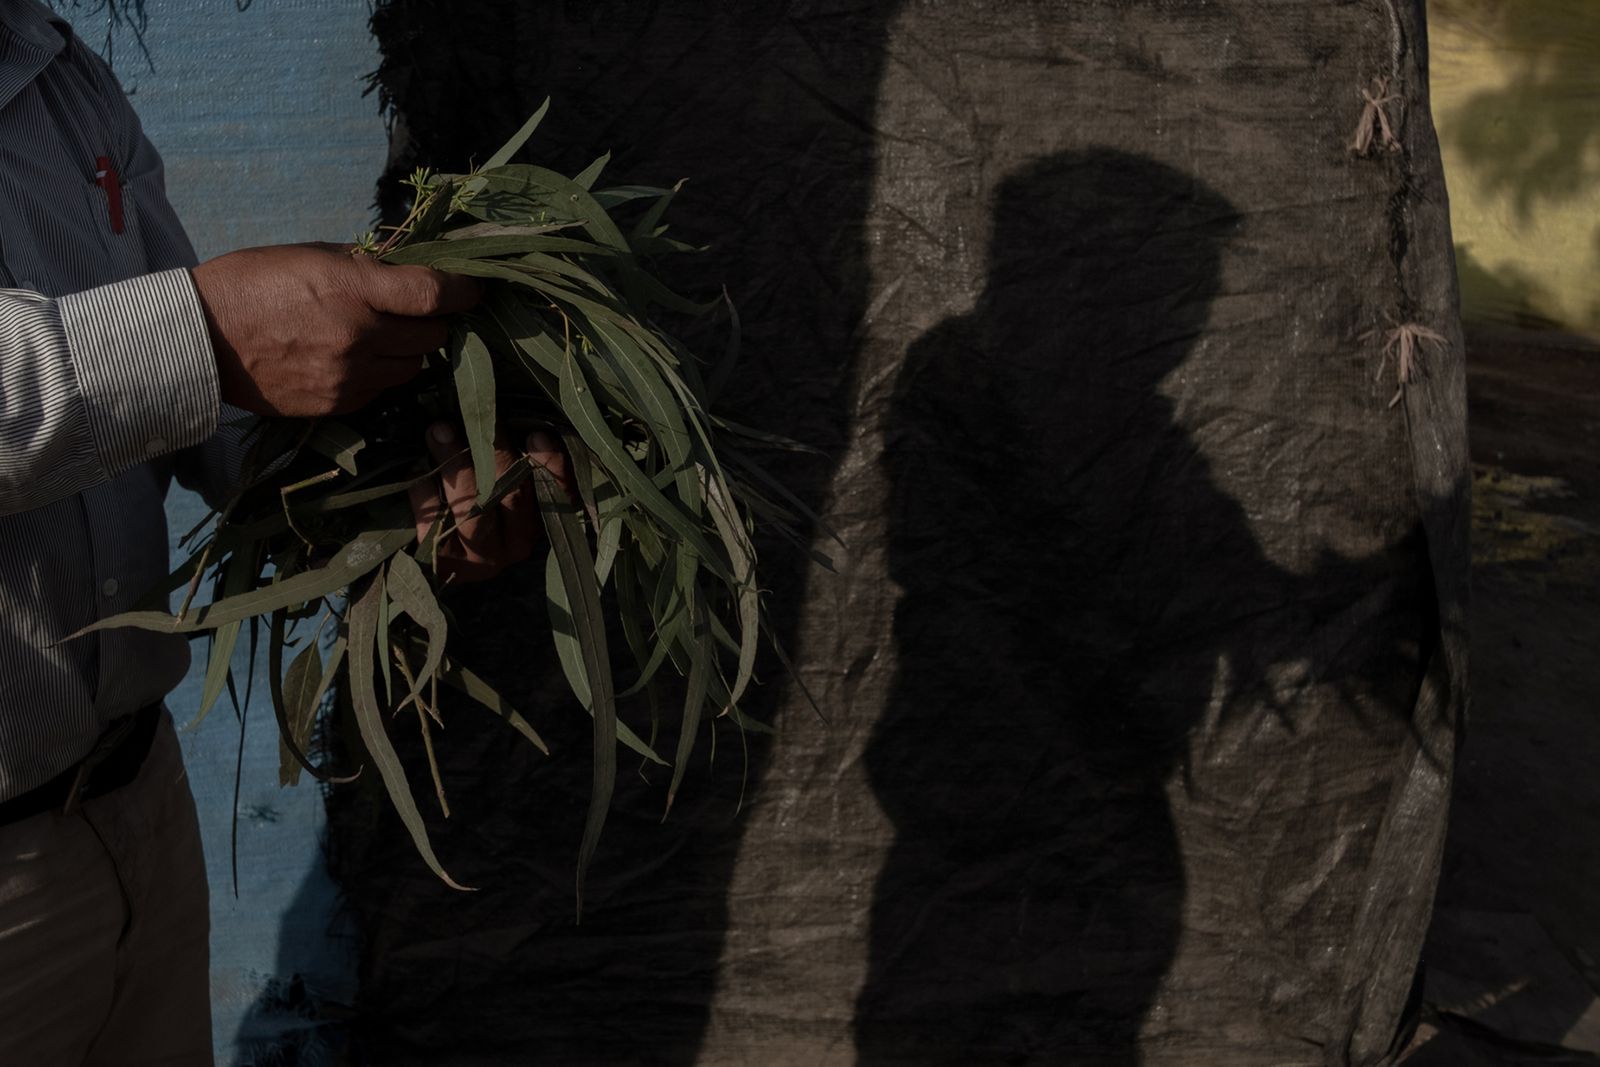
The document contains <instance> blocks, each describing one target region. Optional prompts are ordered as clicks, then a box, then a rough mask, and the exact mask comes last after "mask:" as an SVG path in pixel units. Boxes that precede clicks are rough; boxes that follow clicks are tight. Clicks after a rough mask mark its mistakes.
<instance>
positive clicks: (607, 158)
mask: <svg viewBox="0 0 1600 1067" xmlns="http://www.w3.org/2000/svg"><path fill="white" fill-rule="evenodd" d="M610 162H611V153H610V152H607V153H606V154H605V155H603V156H601V157H600V158H599V159H597V160H595V161H594V162H593V163H591V164H589V165H588V166H587V167H585V168H583V171H582V173H580V174H576V175H574V176H573V178H572V184H573V185H576V186H578V187H579V188H582V189H593V188H594V183H595V182H597V181H599V180H600V172H601V171H603V170H605V169H606V164H607V163H610Z"/></svg>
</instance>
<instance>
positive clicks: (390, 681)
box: [372, 567, 394, 705]
mask: <svg viewBox="0 0 1600 1067" xmlns="http://www.w3.org/2000/svg"><path fill="white" fill-rule="evenodd" d="M372 580H373V581H374V582H375V583H377V586H378V637H377V642H378V673H380V674H382V675H383V702H384V703H385V704H389V705H393V704H394V667H393V662H394V656H393V655H392V654H391V653H390V651H389V624H390V622H392V621H393V616H394V611H393V604H392V603H391V602H390V600H389V582H388V579H387V576H386V574H385V568H383V567H379V568H378V572H377V573H376V574H374V575H373V576H372Z"/></svg>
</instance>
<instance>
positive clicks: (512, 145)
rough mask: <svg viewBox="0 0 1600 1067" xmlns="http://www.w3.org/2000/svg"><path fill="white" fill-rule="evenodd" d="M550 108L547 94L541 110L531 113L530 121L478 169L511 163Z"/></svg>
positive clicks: (488, 168)
mask: <svg viewBox="0 0 1600 1067" xmlns="http://www.w3.org/2000/svg"><path fill="white" fill-rule="evenodd" d="M549 110H550V98H549V97H548V96H547V97H545V98H544V103H542V104H540V105H539V110H537V111H535V112H534V113H533V114H532V115H530V116H529V117H528V121H527V122H524V123H523V124H522V128H521V129H519V130H518V131H517V132H516V133H514V134H512V135H511V139H510V140H508V141H507V142H506V143H505V144H503V145H501V146H500V147H499V148H498V149H497V150H496V151H495V153H494V155H492V156H490V157H489V158H488V159H486V160H484V162H483V166H481V167H479V168H478V169H479V170H493V169H494V168H496V167H503V166H505V165H506V164H507V163H509V162H510V161H511V157H512V156H514V155H516V154H517V152H519V151H520V150H521V149H522V146H523V145H525V144H527V143H528V138H530V137H532V136H533V131H534V130H537V129H538V128H539V123H541V122H543V121H544V116H545V113H546V112H548V111H549Z"/></svg>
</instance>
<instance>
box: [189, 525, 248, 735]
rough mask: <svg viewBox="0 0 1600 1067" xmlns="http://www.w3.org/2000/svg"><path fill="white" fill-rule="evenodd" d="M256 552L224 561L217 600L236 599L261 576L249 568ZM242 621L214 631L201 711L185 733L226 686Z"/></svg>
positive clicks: (240, 552) (232, 556)
mask: <svg viewBox="0 0 1600 1067" xmlns="http://www.w3.org/2000/svg"><path fill="white" fill-rule="evenodd" d="M258 552H259V550H258V549H257V547H256V546H255V545H250V546H249V547H248V548H245V549H242V550H240V551H238V552H234V553H233V554H232V555H230V556H229V557H228V558H227V559H226V560H224V561H223V563H222V567H221V573H220V575H219V578H220V581H219V582H218V590H217V592H218V598H219V599H223V600H225V599H227V598H228V597H231V596H236V595H238V594H240V593H243V592H244V591H245V590H247V589H249V588H250V587H251V586H252V585H253V584H255V580H256V578H257V577H258V576H259V575H260V573H261V571H260V568H259V567H257V566H252V563H253V561H254V560H256V559H259V558H260V557H259V555H258ZM241 624H242V622H241V620H238V619H236V620H234V621H233V622H230V623H225V624H224V625H222V626H220V627H218V628H217V632H216V635H215V636H214V637H213V638H212V640H211V651H210V655H209V656H208V657H207V659H206V676H205V680H204V681H203V682H202V683H201V685H200V710H199V711H197V712H195V716H194V719H193V720H192V721H191V722H190V723H189V725H187V726H185V727H184V730H185V731H188V730H193V729H194V728H195V727H196V726H199V725H200V723H201V722H203V721H204V720H205V717H206V716H207V715H209V714H211V709H212V707H213V706H214V705H215V704H216V702H217V698H218V697H220V696H221V695H222V690H223V688H224V687H225V686H226V685H227V683H228V676H229V674H230V673H231V672H232V670H233V650H234V648H235V646H236V645H237V644H238V642H239V627H240V625H241Z"/></svg>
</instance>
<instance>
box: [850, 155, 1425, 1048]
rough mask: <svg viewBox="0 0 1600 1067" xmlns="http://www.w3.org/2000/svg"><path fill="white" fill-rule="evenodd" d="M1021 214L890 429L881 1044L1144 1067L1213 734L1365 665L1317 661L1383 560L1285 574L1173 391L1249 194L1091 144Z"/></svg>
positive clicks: (870, 988)
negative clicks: (1181, 781) (1248, 703)
mask: <svg viewBox="0 0 1600 1067" xmlns="http://www.w3.org/2000/svg"><path fill="white" fill-rule="evenodd" d="M994 212H995V213H994V219H995V224H994V232H993V237H992V243H991V246H990V252H989V264H988V276H987V279H986V288H985V289H984V291H983V293H982V295H981V297H980V298H979V300H978V303H977V306H976V307H975V309H974V310H973V311H972V313H970V314H968V315H963V316H960V317H957V318H953V319H950V320H947V321H946V322H944V323H943V324H941V325H939V326H938V327H936V328H935V329H934V330H932V331H931V332H930V333H928V334H927V335H925V336H924V337H923V338H922V339H921V340H919V341H918V342H917V343H916V344H915V345H914V346H913V347H912V348H911V350H910V351H909V353H908V355H907V358H906V361H905V364H904V366H903V368H902V370H901V372H900V375H899V378H898V381H897V384H896V388H895V392H894V399H893V405H894V407H893V413H892V415H891V417H890V419H889V421H888V428H887V431H886V440H885V460H884V462H885V464H886V468H887V474H888V477H889V479H890V482H891V484H892V487H893V498H892V501H891V504H890V514H891V520H890V522H891V526H890V533H889V538H890V543H889V552H890V570H891V573H892V575H893V577H894V579H895V581H896V582H897V583H898V584H899V585H900V586H901V588H902V590H903V595H902V597H901V599H900V601H899V603H898V606H897V608H896V611H895V621H894V633H895V643H896V649H897V655H898V660H897V662H898V666H897V673H896V677H895V682H894V685H893V690H892V693H891V695H890V697H889V699H888V702H887V706H886V709H885V711H884V713H883V717H882V718H881V720H880V721H879V723H878V725H877V726H876V728H875V730H874V733H873V736H872V738H871V741H870V742H869V745H868V749H867V765H868V773H869V776H870V779H871V784H872V787H873V789H874V791H875V792H876V795H877V797H878V800H879V802H880V803H881V804H882V806H883V809H884V810H885V812H886V813H887V815H888V816H889V818H890V820H891V821H892V823H893V826H894V831H895V839H894V843H893V846H892V848H891V851H890V853H889V856H888V859H887V860H886V863H885V866H884V868H883V871H882V873H881V874H880V876H879V881H878V883H877V885H876V888H875V895H874V903H873V911H872V926H871V948H870V952H871V958H870V964H869V974H868V978H867V981H866V983H865V986H864V988H863V990H862V992H861V994H860V997H859V1000H858V1003H857V1015H856V1037H857V1045H858V1048H859V1050H860V1054H861V1062H863V1063H868V1064H886V1063H921V1064H928V1063H967V1064H971V1063H1022V1062H1046V1063H1065V1062H1070V1063H1073V1064H1102V1063H1103V1064H1136V1063H1138V1062H1140V1054H1139V1051H1138V1046H1139V1041H1140V1030H1141V1026H1142V1024H1143V1021H1144V1020H1145V1018H1146V1016H1147V1014H1148V1013H1149V1012H1150V1010H1151V1008H1152V1006H1153V1004H1154V1003H1155V1001H1156V998H1157V993H1158V988H1159V985H1160V983H1161V981H1162V978H1163V976H1164V975H1165V974H1166V973H1167V970H1168V968H1169V965H1170V964H1171V962H1172V960H1173V958H1174V956H1175V953H1176V949H1177V946H1178V942H1179V936H1180V931H1181V930H1182V929H1183V928H1184V920H1183V906H1184V898H1185V889H1186V884H1185V881H1186V880H1185V872H1184V865H1183V862H1182V861H1183V856H1182V853H1181V851H1180V840H1179V835H1178V832H1177V829H1176V827H1175V822H1174V817H1173V813H1172V811H1171V808H1170V806H1169V795H1168V790H1169V783H1170V781H1171V779H1172V778H1173V776H1174V774H1175V772H1177V773H1181V772H1182V770H1183V768H1184V764H1185V761H1186V760H1187V758H1188V747H1189V744H1190V741H1191V733H1192V732H1193V731H1194V730H1195V729H1196V728H1197V727H1198V726H1200V724H1201V722H1202V719H1203V718H1204V717H1205V716H1207V713H1208V707H1211V708H1215V707H1217V706H1221V707H1224V708H1226V707H1227V706H1228V705H1229V704H1230V702H1231V701H1233V700H1235V699H1236V698H1238V697H1239V696H1240V694H1241V693H1242V692H1244V691H1245V690H1252V691H1259V690H1260V689H1261V688H1263V687H1264V682H1263V679H1264V678H1265V677H1266V673H1267V672H1268V670H1269V668H1271V667H1273V666H1274V665H1282V664H1286V663H1291V662H1300V663H1302V664H1305V662H1306V660H1307V658H1308V657H1309V659H1310V660H1312V662H1310V663H1309V671H1310V673H1311V675H1312V676H1313V677H1323V678H1325V677H1327V676H1328V675H1330V674H1338V673H1339V672H1340V670H1341V669H1342V664H1341V663H1336V662H1334V660H1342V659H1343V655H1344V654H1343V653H1342V652H1340V651H1338V650H1334V651H1331V652H1329V653H1328V654H1327V655H1325V656H1321V657H1320V658H1321V659H1322V660H1324V661H1323V662H1316V661H1317V660H1318V659H1319V654H1318V653H1317V652H1316V651H1315V650H1314V649H1313V650H1310V651H1308V650H1307V649H1306V648H1304V647H1300V646H1304V645H1306V644H1308V643H1314V642H1307V641H1306V634H1307V633H1308V632H1309V631H1310V629H1311V628H1312V626H1313V625H1314V622H1315V620H1316V619H1318V618H1319V617H1322V618H1325V617H1326V615H1323V616H1319V612H1320V611H1326V612H1327V613H1329V614H1331V613H1333V612H1336V611H1338V610H1340V608H1339V606H1338V605H1339V604H1340V603H1343V604H1346V605H1347V604H1348V602H1349V599H1350V597H1351V591H1352V589H1354V588H1357V587H1358V586H1357V585H1353V584H1352V583H1359V582H1361V581H1363V580H1364V579H1363V578H1362V577H1361V570H1362V568H1364V567H1367V566H1369V565H1370V563H1371V562H1372V561H1368V564H1356V563H1351V562H1350V561H1341V560H1339V559H1338V558H1337V557H1333V556H1332V555H1331V554H1328V553H1324V554H1323V562H1324V563H1325V564H1326V566H1323V565H1321V564H1319V566H1318V567H1317V568H1316V571H1317V573H1316V574H1315V575H1312V576H1297V575H1295V574H1293V573H1290V572H1289V571H1286V570H1284V569H1282V568H1281V567H1279V566H1278V565H1276V564H1274V563H1273V562H1272V561H1271V560H1269V559H1268V558H1266V556H1265V555H1264V554H1263V551H1262V549H1261V547H1260V545H1259V544H1258V541H1257V538H1256V537H1255V536H1254V535H1253V533H1252V529H1251V524H1250V522H1249V520H1248V517H1247V516H1246V514H1245V512H1244V510H1243V509H1242V508H1241V506H1240V505H1239V504H1238V503H1237V502H1236V501H1235V500H1234V499H1233V498H1231V497H1230V496H1228V495H1227V494H1226V493H1225V492H1224V491H1223V490H1222V489H1221V488H1219V486H1218V485H1217V484H1216V482H1215V481H1214V478H1213V472H1212V470H1211V466H1210V464H1209V463H1208V462H1207V460H1206V458H1205V457H1204V456H1203V454H1202V451H1201V448H1200V446H1199V445H1198V444H1197V443H1196V442H1195V441H1194V440H1193V439H1192V438H1191V437H1190V435H1189V434H1188V433H1187V432H1186V431H1185V430H1184V428H1183V427H1182V426H1181V425H1180V424H1179V423H1178V421H1177V419H1176V417H1175V416H1176V408H1175V405H1174V403H1173V401H1172V400H1170V399H1169V398H1168V397H1167V396H1166V395H1164V394H1163V387H1164V384H1170V381H1171V379H1169V376H1172V375H1174V374H1175V373H1176V374H1179V375H1181V374H1182V373H1183V371H1182V368H1183V367H1184V364H1185V361H1186V359H1187V357H1188V356H1189V355H1190V353H1191V350H1192V349H1194V348H1195V346H1196V345H1197V342H1199V340H1200V339H1201V338H1202V337H1203V336H1204V334H1203V332H1202V331H1203V329H1204V328H1205V326H1206V323H1207V319H1208V316H1209V315H1210V313H1211V311H1210V308H1211V303H1212V299H1213V297H1214V296H1215V295H1216V294H1217V293H1218V291H1219V287H1220V284H1221V262H1222V255H1223V252H1224V249H1225V246H1226V245H1227V243H1228V241H1229V237H1230V235H1231V234H1233V233H1234V232H1236V231H1237V230H1238V229H1239V227H1240V226H1241V221H1240V218H1239V214H1238V212H1237V211H1236V210H1235V209H1234V207H1233V206H1232V205H1231V204H1230V203H1229V202H1228V201H1227V200H1226V199H1224V198H1223V197H1222V196H1220V195H1219V194H1218V193H1217V192H1215V191H1214V190H1212V189H1209V188H1207V187H1206V186H1205V185H1204V184H1203V183H1202V182H1200V181H1199V180H1197V179H1195V178H1193V177H1190V176H1188V175H1185V174H1183V173H1180V172H1178V171H1176V170H1174V169H1172V168H1170V167H1167V166H1165V165H1163V164H1160V163H1157V162H1154V161H1152V160H1149V159H1147V158H1143V157H1140V156H1135V155H1130V154H1126V153H1122V152H1117V151H1110V150H1088V151H1073V152H1065V153H1060V154H1057V155H1052V156H1049V157H1046V158H1044V159H1041V160H1038V161H1036V162H1034V163H1032V164H1029V165H1027V166H1025V167H1023V168H1021V169H1020V170H1019V171H1017V172H1015V173H1014V174H1012V175H1011V176H1010V177H1008V178H1007V179H1006V180H1004V181H1003V182H1002V183H1001V185H1000V186H999V189H998V193H997V196H996V203H995V209H994ZM1330 598H1331V599H1330ZM1341 598H1342V599H1341ZM1422 621H1423V620H1418V623H1419V625H1418V627H1417V631H1418V632H1422V625H1421V623H1422ZM1397 654H1400V655H1401V658H1404V659H1407V660H1409V661H1410V662H1412V663H1413V664H1414V663H1415V659H1414V656H1413V655H1410V654H1404V653H1397ZM1357 658H1358V659H1359V657H1357ZM1367 662H1368V666H1369V667H1370V666H1371V661H1370V659H1369V660H1368V661H1367ZM1396 666H1398V664H1396ZM1229 679H1232V681H1231V682H1230V681H1229ZM1363 684H1364V683H1363ZM1397 704H1398V705H1399V706H1408V705H1407V704H1406V703H1405V701H1404V700H1399V701H1397ZM1224 713H1225V712H1224ZM1219 980H1220V979H1219Z"/></svg>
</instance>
